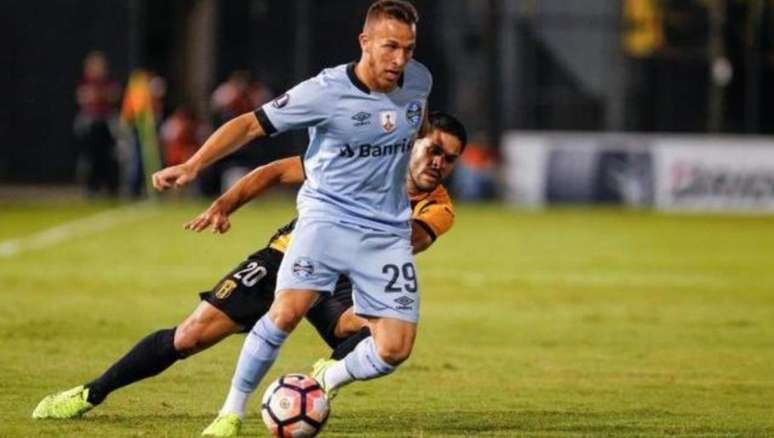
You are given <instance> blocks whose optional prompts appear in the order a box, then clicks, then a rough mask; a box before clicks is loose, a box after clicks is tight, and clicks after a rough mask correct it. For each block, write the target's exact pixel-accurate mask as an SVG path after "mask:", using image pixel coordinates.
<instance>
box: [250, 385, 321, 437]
mask: <svg viewBox="0 0 774 438" xmlns="http://www.w3.org/2000/svg"><path fill="white" fill-rule="evenodd" d="M330 410H331V408H330V405H329V404H328V400H327V399H326V398H325V392H324V391H323V389H322V388H321V387H320V384H319V383H317V381H316V380H314V379H313V378H311V377H309V376H305V375H303V374H287V375H284V376H282V377H280V378H279V379H277V380H275V381H274V382H272V383H271V385H269V387H268V388H267V389H266V392H265V393H264V394H263V402H262V403H261V415H262V416H263V422H264V423H266V427H268V428H269V431H270V432H271V433H272V435H274V436H277V437H282V438H308V437H313V436H315V435H317V434H318V433H320V431H321V430H322V428H323V426H324V425H325V421H326V420H327V419H328V414H330Z"/></svg>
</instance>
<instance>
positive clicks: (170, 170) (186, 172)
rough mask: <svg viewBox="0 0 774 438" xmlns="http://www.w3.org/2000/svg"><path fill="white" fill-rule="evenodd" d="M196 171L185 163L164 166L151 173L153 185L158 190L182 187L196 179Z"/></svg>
mask: <svg viewBox="0 0 774 438" xmlns="http://www.w3.org/2000/svg"><path fill="white" fill-rule="evenodd" d="M196 173H197V172H196V171H195V170H194V169H193V167H192V166H189V165H187V164H186V163H183V164H178V165H176V166H170V167H165V168H164V169H161V170H159V171H158V172H156V173H154V174H153V178H152V179H153V187H154V188H155V189H156V190H158V191H160V192H163V191H164V190H166V189H168V188H170V187H183V186H185V185H186V184H188V183H190V182H191V181H193V180H195V179H196Z"/></svg>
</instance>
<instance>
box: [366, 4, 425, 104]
mask: <svg viewBox="0 0 774 438" xmlns="http://www.w3.org/2000/svg"><path fill="white" fill-rule="evenodd" d="M415 45H416V26H414V25H410V24H406V23H404V22H402V21H398V20H393V19H390V18H384V19H381V20H378V21H376V22H375V23H370V24H369V25H368V26H367V27H366V30H365V32H363V33H362V34H361V35H360V46H361V48H362V49H363V53H364V54H365V58H366V60H367V62H368V63H367V65H368V68H369V73H370V75H371V80H372V83H373V85H375V86H376V90H377V91H390V90H392V89H393V88H395V87H396V86H397V85H398V80H399V79H400V76H401V75H402V74H403V70H404V69H405V68H406V65H407V64H408V62H409V61H410V60H411V58H412V57H413V56H414V47H415Z"/></svg>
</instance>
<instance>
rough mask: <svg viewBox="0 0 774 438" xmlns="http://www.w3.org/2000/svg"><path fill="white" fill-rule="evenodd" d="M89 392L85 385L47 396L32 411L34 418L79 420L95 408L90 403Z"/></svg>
mask: <svg viewBox="0 0 774 438" xmlns="http://www.w3.org/2000/svg"><path fill="white" fill-rule="evenodd" d="M88 397H89V390H88V388H85V387H84V386H83V385H81V386H76V387H75V388H72V389H68V390H67V391H62V392H58V393H56V394H51V395H48V396H46V397H45V398H44V399H43V400H41V401H40V403H38V406H37V407H36V408H35V410H34V411H32V418H35V419H43V418H57V419H65V418H77V417H80V416H81V415H83V414H85V413H86V412H89V411H90V410H91V408H93V407H94V405H93V404H91V403H89V402H88Z"/></svg>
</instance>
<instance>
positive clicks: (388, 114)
mask: <svg viewBox="0 0 774 438" xmlns="http://www.w3.org/2000/svg"><path fill="white" fill-rule="evenodd" d="M397 115H398V113H397V111H382V112H381V113H379V119H380V120H381V122H382V129H384V132H392V131H394V130H395V127H396V126H397V125H396V123H397V122H398V121H397V118H398V117H397Z"/></svg>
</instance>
